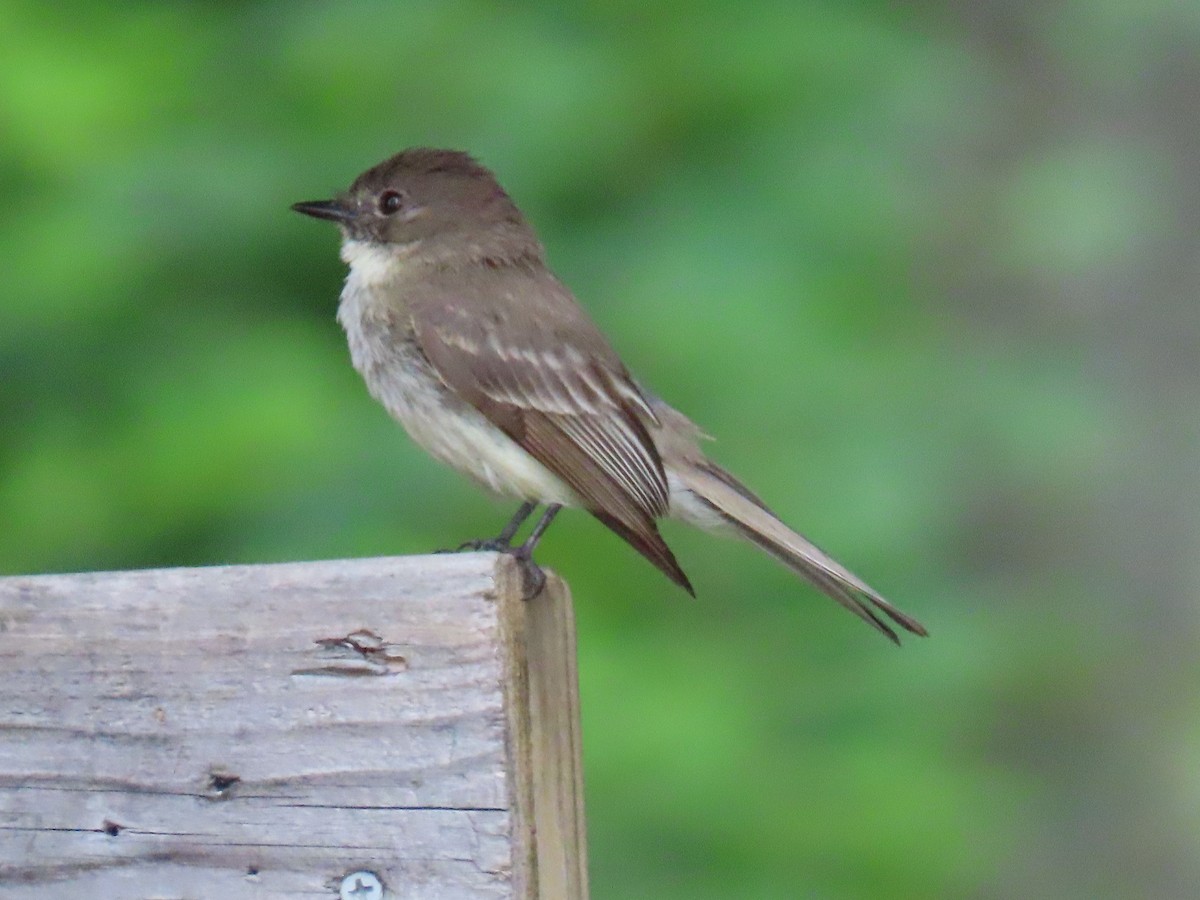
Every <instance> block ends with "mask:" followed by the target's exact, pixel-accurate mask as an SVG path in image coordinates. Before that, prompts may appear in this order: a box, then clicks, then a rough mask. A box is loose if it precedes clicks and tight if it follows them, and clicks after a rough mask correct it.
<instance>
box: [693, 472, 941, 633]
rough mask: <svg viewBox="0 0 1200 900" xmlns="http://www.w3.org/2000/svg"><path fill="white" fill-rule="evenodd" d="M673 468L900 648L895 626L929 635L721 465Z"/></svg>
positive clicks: (724, 514) (746, 533)
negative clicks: (792, 525) (771, 508)
mask: <svg viewBox="0 0 1200 900" xmlns="http://www.w3.org/2000/svg"><path fill="white" fill-rule="evenodd" d="M672 469H673V474H674V475H675V476H676V477H677V478H678V479H679V481H680V483H681V486H682V487H684V488H686V489H687V490H688V491H690V492H691V494H693V495H694V496H695V497H696V498H698V499H699V500H700V502H701V503H702V504H704V505H705V506H706V507H708V508H710V509H711V510H713V511H715V512H716V513H717V515H718V516H719V517H720V520H723V521H724V522H727V523H728V524H730V525H732V526H733V528H734V529H735V530H736V532H737V533H738V534H739V535H741V536H742V537H744V538H745V539H746V540H748V541H750V542H751V543H754V544H756V545H758V546H759V547H761V548H762V549H763V550H765V551H766V552H767V553H769V554H771V556H773V557H775V558H776V559H777V560H779V561H780V562H781V563H783V564H784V565H785V566H787V567H788V568H789V569H791V570H792V571H793V572H795V573H796V574H797V575H799V576H800V577H802V578H804V579H805V580H806V581H808V582H809V583H811V584H812V585H813V586H814V587H816V588H817V589H819V590H821V591H823V592H824V593H826V594H828V595H829V596H830V597H832V598H833V599H834V600H836V601H837V602H838V603H840V604H841V605H842V606H844V607H846V609H848V610H850V611H851V612H852V613H854V614H855V615H856V616H858V617H859V618H861V619H863V620H864V621H866V622H867V623H868V624H870V625H871V626H872V627H874V628H876V629H878V630H879V631H881V632H882V633H883V634H885V635H887V636H888V637H889V638H890V639H891V640H892V641H894V642H895V643H897V644H898V643H900V639H899V637H898V636H897V634H896V631H895V630H894V629H893V628H892V624H891V623H894V624H896V625H899V626H900V627H901V628H903V629H904V630H905V631H909V632H912V633H913V634H918V635H921V636H925V635H926V634H927V632H926V631H925V627H924V626H923V625H922V624H921V623H920V622H918V621H917V620H916V619H914V618H912V616H909V615H907V614H906V613H903V612H901V611H900V610H898V609H897V608H896V607H894V606H892V604H890V603H888V602H887V600H885V599H883V597H882V596H880V594H879V592H878V591H876V590H875V589H874V588H872V587H871V586H870V585H868V584H867V583H866V582H865V581H863V580H862V579H861V578H859V577H858V576H857V575H855V574H854V573H853V572H851V571H850V570H849V569H847V568H845V567H844V566H842V565H841V564H840V563H838V562H837V561H836V560H835V559H833V558H832V557H830V556H829V555H828V554H826V553H825V552H824V551H822V550H821V549H820V548H819V547H816V546H815V545H813V544H812V542H810V541H809V540H808V539H807V538H805V537H804V536H803V535H800V534H797V533H796V532H795V531H793V530H792V529H790V528H788V527H787V526H786V525H785V524H783V522H781V521H780V520H779V518H778V517H777V516H776V515H775V514H774V513H772V512H771V511H770V510H769V509H768V508H767V507H766V505H765V504H764V503H763V502H762V501H761V500H759V499H758V498H757V497H756V496H754V494H752V493H751V492H750V491H749V490H747V489H746V487H745V486H744V485H743V484H741V482H739V481H738V480H737V479H736V478H734V477H733V476H732V475H730V474H729V473H728V472H726V471H725V470H724V469H722V468H721V467H720V466H718V465H716V464H715V463H712V462H710V461H708V460H701V461H699V462H692V461H689V462H687V463H685V464H682V465H679V464H677V465H674V466H672ZM688 518H692V517H691V516H689V517H688ZM697 518H702V517H697ZM889 620H890V621H889Z"/></svg>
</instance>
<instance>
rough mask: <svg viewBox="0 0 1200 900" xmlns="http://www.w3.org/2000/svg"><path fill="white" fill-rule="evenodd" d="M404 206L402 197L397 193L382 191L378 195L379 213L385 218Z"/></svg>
mask: <svg viewBox="0 0 1200 900" xmlns="http://www.w3.org/2000/svg"><path fill="white" fill-rule="evenodd" d="M403 205H404V197H403V196H401V194H400V192H399V191H384V192H383V193H382V194H380V195H379V211H380V212H381V213H383V214H384V215H385V216H390V215H391V214H392V213H394V212H398V211H399V210H400V207H401V206H403Z"/></svg>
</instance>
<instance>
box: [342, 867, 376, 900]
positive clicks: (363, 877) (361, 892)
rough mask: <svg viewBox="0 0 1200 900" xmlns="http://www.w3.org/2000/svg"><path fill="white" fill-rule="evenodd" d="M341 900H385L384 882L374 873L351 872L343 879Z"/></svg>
mask: <svg viewBox="0 0 1200 900" xmlns="http://www.w3.org/2000/svg"><path fill="white" fill-rule="evenodd" d="M338 897H339V898H341V900H383V882H382V881H380V880H379V876H378V875H376V874H375V873H374V872H366V871H363V872H351V873H350V874H349V875H347V876H346V877H345V878H343V879H342V887H341V890H339V891H338Z"/></svg>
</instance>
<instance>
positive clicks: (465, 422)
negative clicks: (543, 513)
mask: <svg viewBox="0 0 1200 900" xmlns="http://www.w3.org/2000/svg"><path fill="white" fill-rule="evenodd" d="M384 405H385V406H386V407H387V409H388V411H389V412H390V413H391V414H392V415H393V416H394V417H395V418H396V419H398V420H399V421H400V423H401V424H402V425H403V426H404V428H405V430H406V431H407V432H408V434H409V436H410V437H411V438H412V439H413V440H414V441H416V442H417V443H418V444H419V445H420V446H421V447H422V448H424V449H425V451H426V452H428V453H429V454H430V455H431V456H433V457H434V458H435V459H438V460H440V461H441V462H443V463H445V464H446V465H448V466H450V467H451V468H453V469H457V470H458V471H459V472H462V473H463V474H465V475H468V476H470V477H471V478H473V479H474V480H475V481H476V482H478V483H479V484H481V485H483V486H484V487H486V488H488V489H489V490H491V491H494V492H495V493H498V494H503V495H507V496H512V497H518V498H520V499H522V500H535V501H538V502H541V503H560V504H562V505H564V506H578V505H579V500H578V498H577V497H576V495H575V492H574V491H572V490H571V489H570V488H569V487H568V486H567V485H566V484H565V483H564V482H563V480H562V479H561V478H559V477H558V476H557V475H555V474H554V473H553V472H551V471H550V470H549V469H547V468H546V467H545V466H543V465H542V464H541V463H540V462H538V461H537V460H536V459H534V458H533V457H532V456H530V455H529V453H527V452H526V451H525V450H523V449H522V448H521V447H520V446H519V445H518V444H517V443H516V442H515V441H514V440H513V439H512V438H510V437H509V436H508V435H506V434H505V433H504V432H502V431H501V430H500V429H499V428H497V427H496V426H495V425H493V424H492V423H491V422H489V421H487V419H485V418H484V417H483V415H482V414H480V413H479V412H478V411H477V410H475V409H474V408H473V407H470V406H466V405H465V404H464V405H463V407H461V408H459V409H456V410H453V411H452V410H451V409H450V408H448V406H449V404H444V403H441V402H438V401H436V400H435V401H433V402H428V400H426V399H416V400H414V399H413V398H411V397H392V398H391V400H390V402H385V403H384Z"/></svg>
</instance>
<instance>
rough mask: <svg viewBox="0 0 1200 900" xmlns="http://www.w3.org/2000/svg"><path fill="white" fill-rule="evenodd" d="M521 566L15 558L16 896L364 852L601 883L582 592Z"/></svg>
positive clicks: (209, 886)
mask: <svg viewBox="0 0 1200 900" xmlns="http://www.w3.org/2000/svg"><path fill="white" fill-rule="evenodd" d="M519 580H520V579H519V574H518V573H517V571H516V569H515V567H514V566H513V564H512V561H511V560H509V559H507V558H505V557H496V556H494V555H492V554H463V555H444V556H431V557H414V558H396V559H370V560H353V561H340V562H321V563H297V564H283V565H269V566H244V567H227V568H210V569H171V570H158V571H142V572H115V573H100V574H83V575H55V576H36V577H28V578H23V577H22V578H3V579H0V684H2V685H3V687H0V896H3V897H5V898H13V900H24V898H30V900H32V898H46V897H54V898H72V897H85V898H89V900H103V898H143V897H155V898H195V900H207V898H217V897H220V898H222V900H239V898H252V897H253V898H260V900H261V898H268V897H287V898H298V897H336V896H338V891H339V887H340V885H341V883H342V879H343V878H344V877H345V876H346V875H348V874H350V873H352V872H355V871H357V870H364V871H369V872H373V873H375V874H376V875H378V877H379V879H380V880H381V881H382V883H383V885H384V886H385V889H386V894H385V896H387V897H395V898H483V897H495V898H502V897H503V898H508V897H513V898H522V900H524V898H540V900H574V898H586V896H587V876H586V849H585V833H584V825H583V821H584V820H583V795H582V789H581V783H582V782H581V774H580V768H581V767H580V747H579V718H578V688H577V677H576V670H575V660H574V657H575V654H574V640H575V637H574V625H573V621H572V612H571V604H570V597H569V595H568V592H567V590H566V588H565V586H564V585H563V584H562V582H561V581H559V580H558V579H557V578H555V577H553V576H551V577H550V578H549V581H548V588H547V590H546V591H544V592H543V593H542V594H541V595H540V596H539V597H538V598H536V599H535V600H532V601H528V602H526V601H522V600H521V599H520V597H519ZM361 896H363V897H364V898H371V897H373V896H375V895H374V894H372V893H369V892H365V891H364V892H362V893H361Z"/></svg>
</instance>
